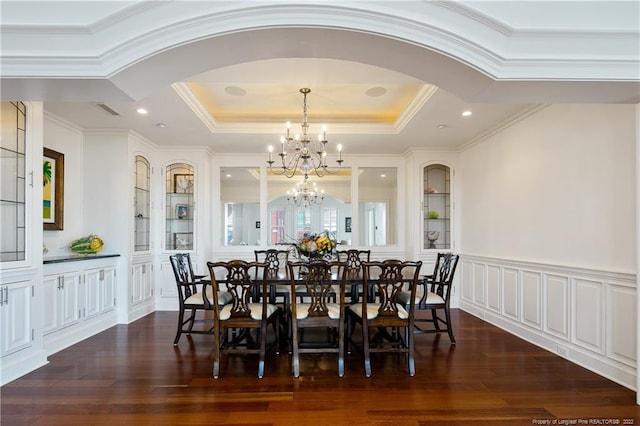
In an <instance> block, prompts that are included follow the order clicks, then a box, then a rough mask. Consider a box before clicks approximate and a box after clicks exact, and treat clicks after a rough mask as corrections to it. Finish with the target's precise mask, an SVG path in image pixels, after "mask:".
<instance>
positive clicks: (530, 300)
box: [522, 271, 542, 329]
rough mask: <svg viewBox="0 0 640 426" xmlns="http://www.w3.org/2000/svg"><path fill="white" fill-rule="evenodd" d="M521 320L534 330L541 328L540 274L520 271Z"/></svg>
mask: <svg viewBox="0 0 640 426" xmlns="http://www.w3.org/2000/svg"><path fill="white" fill-rule="evenodd" d="M522 298H523V301H522V302H523V303H522V320H523V322H524V323H525V324H528V325H530V326H531V327H535V328H539V329H541V328H542V319H541V318H542V317H541V312H542V273H540V272H534V271H522Z"/></svg>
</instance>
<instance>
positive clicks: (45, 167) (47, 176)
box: [42, 148, 64, 231]
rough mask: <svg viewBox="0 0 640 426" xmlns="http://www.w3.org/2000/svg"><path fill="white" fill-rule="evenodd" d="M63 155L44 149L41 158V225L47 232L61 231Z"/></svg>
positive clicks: (62, 214)
mask: <svg viewBox="0 0 640 426" xmlns="http://www.w3.org/2000/svg"><path fill="white" fill-rule="evenodd" d="M63 219H64V154H61V153H59V152H56V151H54V150H52V149H49V148H44V152H43V158H42V224H43V228H44V229H45V230H47V231H60V230H62V229H63Z"/></svg>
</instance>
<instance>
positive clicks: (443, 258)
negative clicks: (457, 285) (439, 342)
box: [401, 253, 460, 345]
mask: <svg viewBox="0 0 640 426" xmlns="http://www.w3.org/2000/svg"><path fill="white" fill-rule="evenodd" d="M459 258H460V256H459V255H457V254H452V253H438V257H437V259H436V263H435V266H434V269H433V274H431V275H425V276H424V278H423V279H422V280H420V281H418V289H417V290H416V298H415V305H416V309H418V310H430V311H431V317H430V318H429V317H427V318H416V319H415V323H414V324H415V328H414V333H418V334H420V333H442V332H445V331H446V332H447V333H448V334H449V340H450V341H451V344H452V345H455V344H456V339H455V337H454V336H453V327H452V325H451V311H450V307H449V299H450V296H451V287H452V285H453V284H452V283H453V277H454V274H455V272H456V267H457V266H458V260H459ZM408 297H409V292H405V293H403V294H402V295H401V298H402V299H403V300H406V303H405V307H407V306H408V303H409V301H408ZM438 310H441V311H444V318H442V316H441V315H438ZM424 322H426V323H431V324H433V329H425V328H421V327H420V326H419V324H418V323H424ZM441 325H443V326H444V327H445V328H442V327H441Z"/></svg>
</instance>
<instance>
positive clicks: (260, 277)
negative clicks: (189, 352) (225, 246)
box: [207, 260, 281, 378]
mask: <svg viewBox="0 0 640 426" xmlns="http://www.w3.org/2000/svg"><path fill="white" fill-rule="evenodd" d="M207 267H208V268H209V273H210V275H211V285H212V287H213V291H214V292H217V291H221V290H222V287H223V286H224V287H225V289H226V291H227V293H228V294H229V295H230V297H231V300H230V301H229V303H226V304H225V305H223V306H220V305H219V304H218V301H217V300H215V299H214V300H213V301H212V304H213V329H214V330H213V334H214V352H213V377H214V378H218V377H219V374H220V358H221V352H225V353H230V352H235V353H252V354H253V353H255V354H259V356H260V359H259V362H258V377H259V378H262V376H263V375H264V362H265V356H266V352H267V326H268V325H272V327H273V330H274V335H275V339H274V341H273V342H272V343H271V344H270V346H269V347H270V348H271V347H275V348H276V350H277V347H278V340H279V328H280V326H279V321H280V316H281V310H280V308H279V307H278V306H276V305H273V304H270V303H268V292H267V273H266V267H267V264H266V263H259V262H246V261H244V260H231V261H228V262H207ZM252 329H257V330H258V334H257V337H256V338H254V336H252V334H251V330H252ZM229 330H232V331H233V332H232V333H231V337H230V336H229ZM256 339H257V340H256Z"/></svg>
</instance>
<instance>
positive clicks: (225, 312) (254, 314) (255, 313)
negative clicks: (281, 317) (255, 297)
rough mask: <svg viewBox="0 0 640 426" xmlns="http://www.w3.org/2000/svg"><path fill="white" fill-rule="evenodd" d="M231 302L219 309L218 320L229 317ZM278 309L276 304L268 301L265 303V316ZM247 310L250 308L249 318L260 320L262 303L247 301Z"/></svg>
mask: <svg viewBox="0 0 640 426" xmlns="http://www.w3.org/2000/svg"><path fill="white" fill-rule="evenodd" d="M231 308H232V305H231V304H227V305H225V306H224V308H222V310H221V311H220V320H221V321H224V320H228V319H229V318H231ZM276 309H278V307H277V306H276V305H272V304H270V303H268V304H267V318H269V317H270V316H271V315H273V314H274V312H275V311H276ZM249 310H251V319H254V320H257V321H260V320H261V319H262V303H249Z"/></svg>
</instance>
